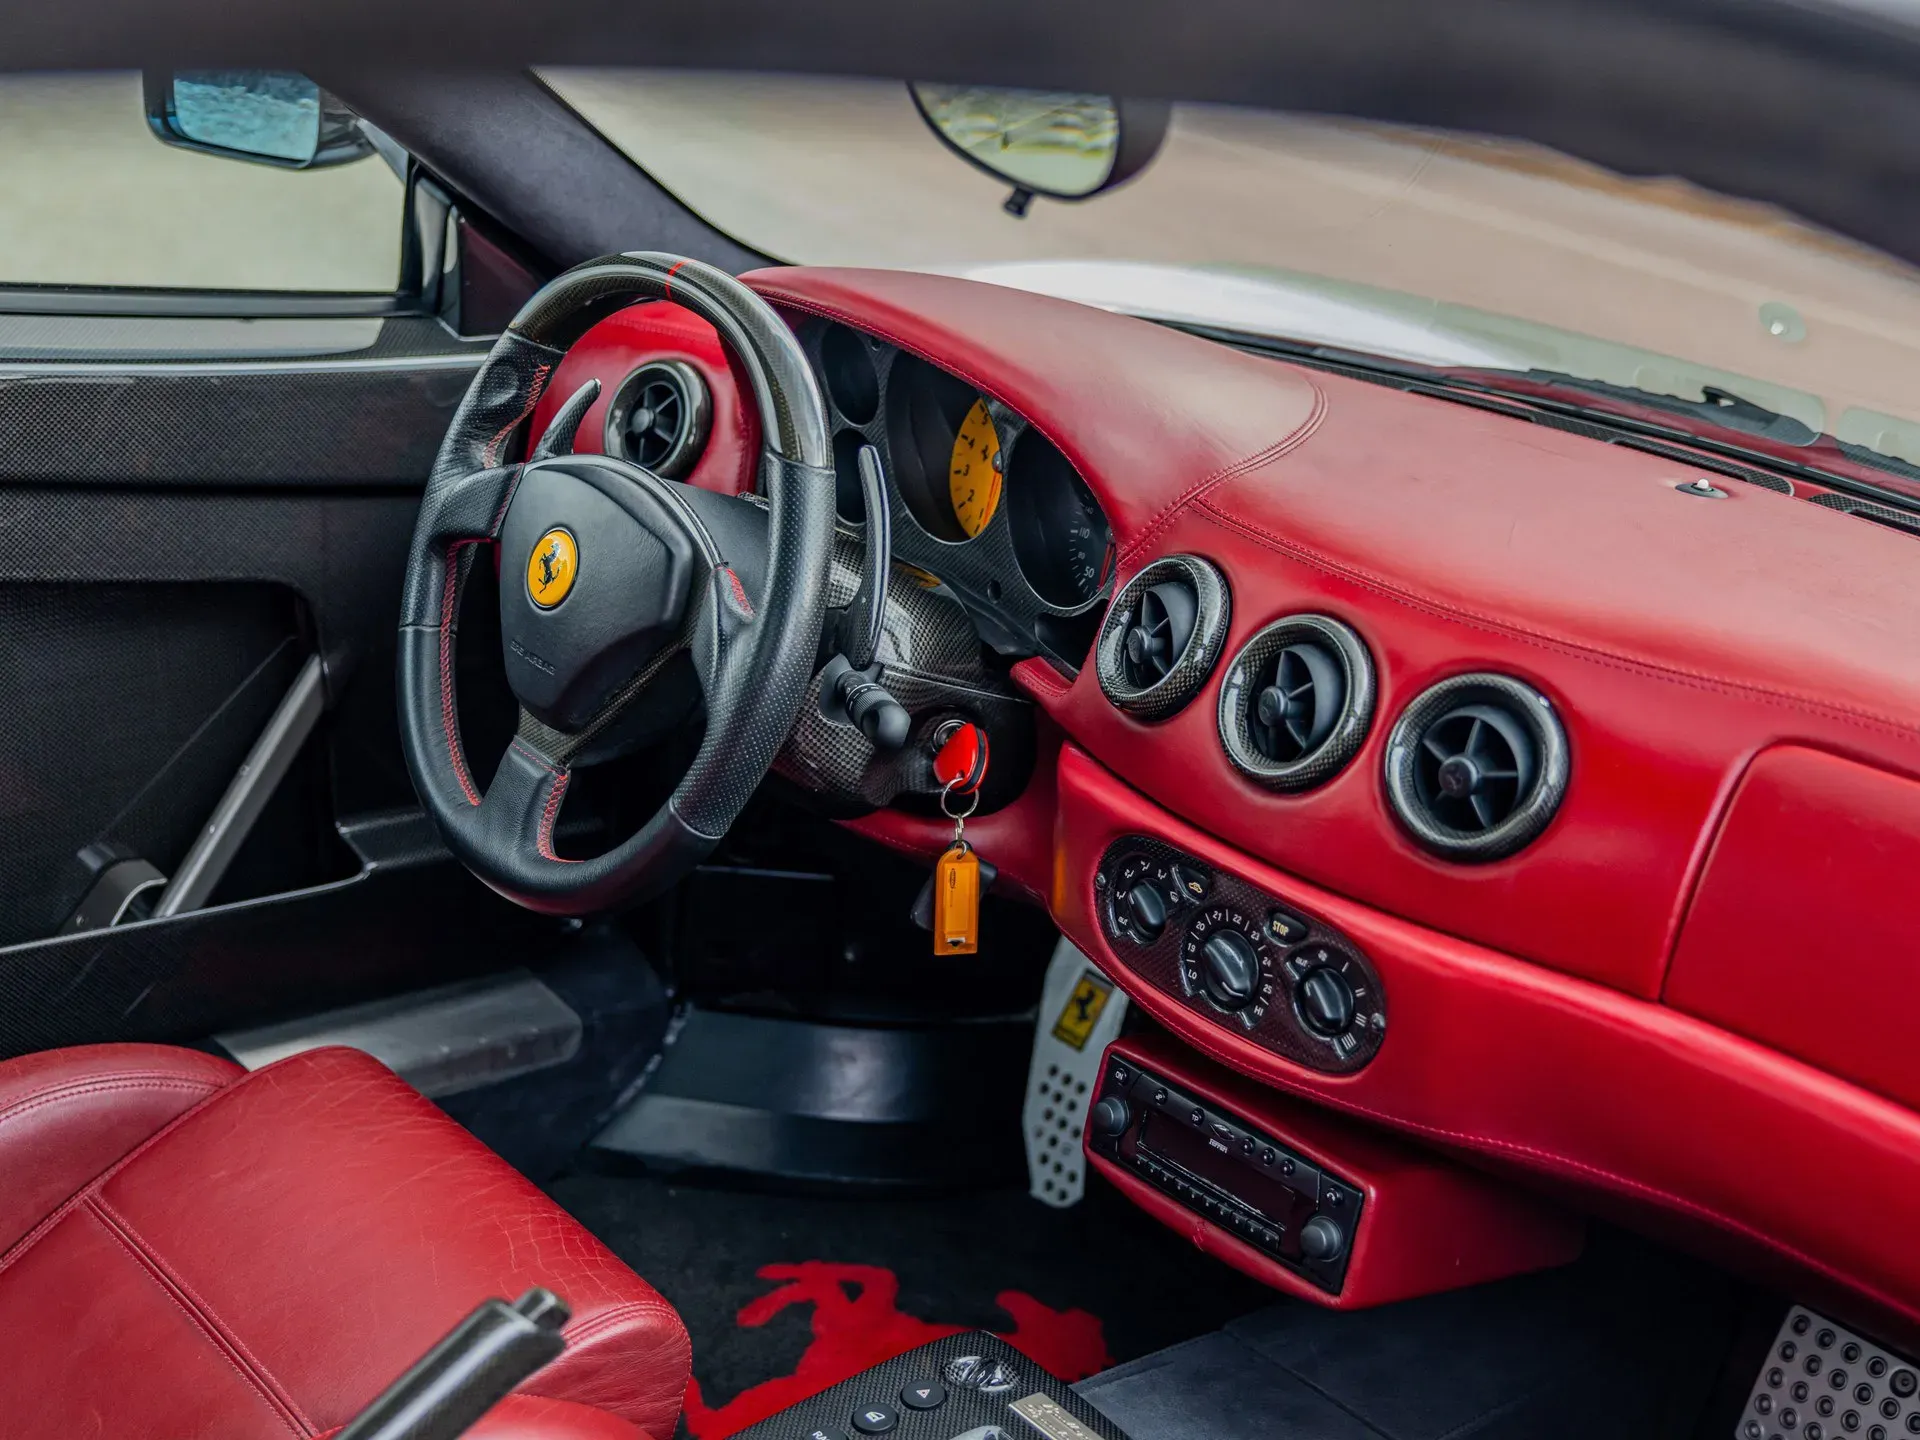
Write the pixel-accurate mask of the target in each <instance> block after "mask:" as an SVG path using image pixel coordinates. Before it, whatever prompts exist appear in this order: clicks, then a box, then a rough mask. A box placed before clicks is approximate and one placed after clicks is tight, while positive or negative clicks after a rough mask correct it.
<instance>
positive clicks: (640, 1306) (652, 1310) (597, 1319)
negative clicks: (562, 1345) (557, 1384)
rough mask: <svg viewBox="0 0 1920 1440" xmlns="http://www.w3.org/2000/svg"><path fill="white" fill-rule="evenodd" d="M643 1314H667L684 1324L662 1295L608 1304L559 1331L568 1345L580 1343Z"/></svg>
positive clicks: (651, 1317)
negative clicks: (603, 1308) (656, 1298)
mask: <svg viewBox="0 0 1920 1440" xmlns="http://www.w3.org/2000/svg"><path fill="white" fill-rule="evenodd" d="M643 1316H644V1317H646V1318H649V1319H657V1318H659V1317H661V1316H668V1317H671V1318H672V1319H674V1320H676V1321H680V1324H681V1326H682V1328H684V1327H685V1324H686V1322H685V1321H683V1320H680V1312H679V1311H677V1310H675V1309H674V1308H673V1306H672V1305H671V1304H670V1303H668V1302H667V1300H666V1299H665V1298H664V1297H663V1298H661V1299H659V1300H623V1301H621V1302H620V1303H619V1304H618V1305H610V1306H608V1307H607V1308H606V1309H605V1310H601V1311H598V1312H596V1313H595V1314H592V1315H589V1316H587V1317H586V1318H585V1319H584V1320H581V1321H580V1322H579V1323H578V1324H575V1325H569V1326H568V1327H567V1328H566V1329H565V1330H564V1331H562V1332H561V1333H562V1334H564V1335H565V1336H566V1339H567V1343H568V1345H569V1346H573V1345H581V1344H584V1343H585V1342H586V1341H588V1340H593V1339H597V1338H599V1336H600V1335H601V1334H602V1333H603V1332H604V1331H608V1330H613V1329H616V1328H617V1327H619V1326H620V1325H623V1324H625V1323H626V1322H627V1321H628V1320H631V1319H635V1318H639V1317H643Z"/></svg>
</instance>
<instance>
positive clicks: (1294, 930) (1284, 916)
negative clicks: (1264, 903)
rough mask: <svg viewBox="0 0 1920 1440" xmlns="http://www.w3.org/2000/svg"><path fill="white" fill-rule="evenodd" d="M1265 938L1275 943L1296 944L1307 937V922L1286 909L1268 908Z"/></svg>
mask: <svg viewBox="0 0 1920 1440" xmlns="http://www.w3.org/2000/svg"><path fill="white" fill-rule="evenodd" d="M1267 938H1268V939H1270V940H1272V941H1273V943H1274V944H1276V945H1298V944H1299V943H1300V942H1301V941H1302V940H1304V939H1306V938H1307V922H1306V921H1304V920H1302V919H1301V918H1300V917H1299V916H1298V915H1294V914H1292V913H1290V912H1288V911H1286V910H1269V911H1268V912H1267Z"/></svg>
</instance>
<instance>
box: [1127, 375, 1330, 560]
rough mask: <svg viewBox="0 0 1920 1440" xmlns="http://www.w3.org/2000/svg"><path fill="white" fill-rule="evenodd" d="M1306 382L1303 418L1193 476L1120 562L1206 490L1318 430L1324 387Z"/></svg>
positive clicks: (1273, 457)
mask: <svg viewBox="0 0 1920 1440" xmlns="http://www.w3.org/2000/svg"><path fill="white" fill-rule="evenodd" d="M1307 383H1308V384H1309V385H1311V386H1312V387H1313V408H1312V409H1311V410H1309V411H1308V412H1307V418H1306V419H1304V420H1302V421H1301V422H1300V423H1299V424H1298V425H1297V426H1295V427H1294V428H1293V430H1292V431H1291V432H1290V433H1288V434H1286V435H1284V436H1282V437H1281V438H1280V439H1278V440H1276V441H1274V442H1273V444H1271V445H1269V446H1267V447H1266V449H1264V450H1256V451H1255V452H1254V453H1253V454H1251V455H1248V456H1246V457H1244V458H1243V459H1240V460H1236V461H1234V462H1233V463H1232V464H1231V465H1226V466H1223V467H1221V468H1220V469H1218V470H1215V471H1214V472H1213V473H1212V474H1211V475H1208V476H1206V477H1205V478H1204V479H1201V480H1196V481H1195V482H1194V483H1193V484H1192V485H1190V486H1188V487H1187V488H1186V489H1185V490H1183V491H1181V492H1180V494H1178V495H1176V496H1175V497H1174V498H1173V499H1172V500H1171V501H1169V502H1168V503H1167V505H1166V506H1165V507H1164V508H1163V509H1161V510H1160V512H1159V513H1158V514H1156V515H1155V516H1154V517H1153V518H1152V519H1151V520H1149V521H1148V522H1147V523H1146V525H1145V526H1144V527H1142V529H1141V531H1140V533H1139V534H1138V535H1136V536H1134V538H1133V539H1132V540H1130V541H1128V542H1127V548H1126V549H1125V550H1123V551H1121V553H1120V563H1121V564H1123V565H1124V564H1126V563H1128V562H1129V561H1131V560H1132V559H1133V558H1134V557H1135V556H1136V555H1138V554H1139V553H1140V552H1141V550H1143V549H1144V548H1145V547H1146V544H1147V542H1148V541H1149V540H1151V539H1153V537H1154V536H1156V535H1158V534H1159V533H1160V532H1161V531H1162V530H1164V529H1165V528H1166V527H1167V526H1168V525H1169V524H1171V523H1172V521H1173V519H1174V517H1175V516H1177V515H1178V514H1179V513H1180V511H1181V510H1182V509H1183V508H1184V507H1186V506H1187V505H1191V504H1195V503H1197V502H1200V501H1202V500H1203V499H1204V498H1205V496H1206V494H1207V492H1208V491H1210V490H1212V489H1213V488H1214V487H1215V486H1216V485H1223V484H1225V483H1226V482H1227V481H1229V480H1235V479H1238V478H1239V477H1240V476H1242V475H1249V474H1251V473H1253V472H1254V471H1255V470H1259V469H1261V468H1263V467H1264V466H1266V465H1269V464H1271V463H1272V462H1273V461H1275V460H1278V459H1279V458H1280V457H1281V456H1282V455H1285V454H1287V453H1288V452H1290V451H1291V450H1293V449H1295V448H1296V447H1297V446H1299V445H1300V444H1301V443H1302V442H1303V441H1305V440H1307V439H1308V438H1309V437H1310V436H1311V435H1312V434H1313V432H1314V431H1316V430H1318V429H1319V428H1320V422H1321V421H1323V420H1324V419H1326V417H1327V396H1326V392H1325V391H1323V390H1322V389H1321V388H1320V387H1319V386H1318V385H1315V384H1314V382H1313V380H1312V378H1311V377H1307Z"/></svg>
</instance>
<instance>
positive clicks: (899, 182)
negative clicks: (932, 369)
mask: <svg viewBox="0 0 1920 1440" xmlns="http://www.w3.org/2000/svg"><path fill="white" fill-rule="evenodd" d="M543 78H545V80H546V81H547V83H548V84H549V85H551V86H552V87H553V88H554V89H555V90H556V91H557V92H558V93H559V94H560V95H561V97H562V98H563V99H565V100H566V101H567V102H568V103H569V104H571V105H572V106H573V107H574V108H575V109H576V110H578V111H579V112H580V113H581V114H582V115H583V116H584V117H585V118H586V119H587V120H588V121H589V122H590V123H592V124H593V125H595V126H596V127H598V128H599V129H600V130H601V132H602V133H603V134H605V135H606V136H607V138H608V139H609V140H610V141H612V142H613V143H614V144H615V145H617V146H619V147H620V148H621V149H622V150H624V151H625V152H626V153H627V154H628V155H629V156H631V157H632V158H633V160H634V161H635V162H636V163H638V164H639V165H640V166H642V167H643V168H644V169H645V170H646V171H647V172H648V173H649V174H651V175H653V176H654V177H655V178H656V179H657V180H659V181H660V182H661V183H662V184H663V185H665V186H666V187H667V188H668V189H669V190H671V191H672V192H673V193H674V194H675V195H676V196H678V197H679V198H680V199H681V200H682V201H683V202H684V203H685V204H687V205H688V206H689V207H690V208H691V209H693V210H695V211H696V212H698V213H699V214H701V215H702V216H704V217H705V218H706V219H707V220H708V221H709V222H710V223H712V224H713V225H715V226H716V227H718V228H719V229H721V230H724V231H726V232H728V233H730V234H732V235H734V236H735V237H736V238H738V239H740V240H741V241H743V242H744V243H746V244H748V245H751V246H753V247H754V248H756V249H758V250H760V251H761V252H763V253H765V254H768V255H771V256H774V257H776V258H778V259H781V260H786V261H792V262H796V263H803V264H827V265H873V266H886V267H899V268H909V269H916V270H934V271H942V272H948V273H954V274H961V275H967V276H970V277H973V278H976V279H982V280H989V281H994V282H996V283H1000V284H1006V285H1013V286H1018V287H1021V288H1027V289H1034V290H1041V291H1045V292H1047V293H1050V294H1057V295H1061V296H1064V297H1066V298H1070V299H1077V300H1082V301H1086V302H1088V303H1091V304H1096V305H1102V306H1106V307H1108V308H1112V309H1118V310H1125V311H1129V312H1131V313H1136V314H1141V315H1146V316H1148V317H1151V318H1157V319H1167V320H1176V321H1182V322H1186V323H1190V324H1198V325H1206V326H1216V327H1219V328H1221V329H1228V330H1236V331H1241V332H1245V333H1250V334H1258V335H1267V336H1273V337H1279V338H1286V339H1289V340H1295V341H1302V342H1307V343H1315V344H1323V345H1329V346H1337V347H1340V348H1342V349H1347V350H1354V351H1360V352H1366V353H1370V354H1374V355H1379V356H1385V357H1389V358H1392V359H1397V360H1404V361H1411V362H1415V363H1418V364H1422V365H1429V366H1440V367H1467V368H1472V369H1476V370H1484V371H1492V372H1496V373H1497V372H1503V371H1512V372H1530V371H1531V372H1552V373H1553V374H1555V375H1559V376H1563V377H1573V378H1576V379H1579V380H1583V381H1593V382H1600V384H1601V385H1602V386H1606V387H1617V388H1620V389H1627V390H1633V391H1647V392H1652V393H1655V394H1659V395H1666V396H1676V397H1680V398H1682V399H1685V400H1690V401H1700V400H1703V399H1706V400H1709V401H1711V398H1712V395H1713V392H1715V391H1720V392H1725V393H1728V394H1731V395H1733V396H1736V397H1738V399H1739V401H1741V402H1744V403H1746V404H1747V405H1749V406H1754V407H1760V408H1761V409H1762V410H1764V411H1773V412H1778V414H1779V415H1780V416H1782V417H1786V420H1785V422H1784V423H1783V425H1782V426H1781V427H1779V428H1778V431H1777V433H1807V434H1809V435H1818V434H1821V433H1826V434H1830V435H1832V436H1833V437H1835V438H1836V439H1837V440H1839V441H1842V442H1845V443H1846V444H1847V445H1848V446H1850V447H1859V449H1860V450H1861V451H1863V452H1871V454H1872V455H1877V456H1881V457H1890V458H1893V459H1895V460H1899V461H1906V462H1910V463H1915V464H1920V394H1916V393H1915V391H1914V388H1913V386H1912V384H1911V381H1910V377H1911V376H1913V375H1914V374H1916V373H1920V272H1916V271H1914V270H1913V269H1911V268H1909V267H1906V266H1904V265H1902V264H1900V263H1899V262H1897V261H1894V260H1892V259H1890V258H1889V257H1887V256H1885V255H1882V254H1880V253H1879V252H1877V251H1872V250H1869V249H1866V248H1864V247H1860V246H1857V245H1854V244H1851V243H1850V242H1847V241H1844V240H1841V239H1839V238H1838V237H1835V236H1833V235H1830V234H1828V233H1826V232H1823V231H1820V230H1817V229H1815V228H1813V227H1812V226H1810V225H1807V224H1805V223H1803V222H1800V221H1798V220H1796V219H1794V218H1792V217H1790V216H1787V215H1785V214H1783V213H1781V212H1779V211H1777V210H1773V209H1770V208H1768V207H1765V206H1761V205H1756V204H1750V203H1747V202H1743V201H1735V200H1730V199H1727V198H1724V197H1721V196H1718V195H1712V194H1709V193H1707V192H1704V191H1702V190H1699V189H1697V188H1695V187H1692V186H1690V185H1687V184H1684V183H1682V182H1679V181H1676V180H1672V179H1659V178H1656V179H1631V178H1626V177H1622V176H1619V175H1615V174H1613V173H1611V172H1608V171H1605V170H1601V169H1599V168H1597V167H1594V166H1592V165H1588V164H1586V163H1584V162H1581V161H1578V160H1574V159H1571V158H1569V157H1567V156H1565V155H1561V154H1559V153H1557V152H1554V151H1551V150H1547V149H1543V148H1541V147H1538V146H1534V145H1530V144H1526V143H1523V142H1517V141H1505V140H1491V139H1485V138H1477V137H1468V136H1460V135H1451V134H1439V133H1435V132H1431V131H1416V130H1408V129H1401V128H1394V127H1389V126H1383V125H1376V124H1367V123H1361V122H1355V121H1344V120H1332V119H1326V118H1320V117H1307V116H1300V115H1290V114H1282V113H1277V112H1271V111H1260V110H1249V109H1240V108H1233V107H1226V106H1212V105H1180V106H1175V107H1174V110H1173V115H1172V120H1171V123H1170V126H1169V129H1168V133H1167V139H1166V143H1165V146H1164V148H1163V149H1162V150H1161V152H1160V153H1159V155H1158V156H1157V157H1155V158H1154V159H1153V161H1152V162H1151V163H1150V164H1149V165H1148V166H1147V168H1146V169H1145V171H1144V172H1143V173H1141V174H1140V175H1139V176H1138V177H1137V178H1135V179H1133V180H1131V181H1129V182H1128V183H1126V184H1125V185H1123V186H1121V187H1119V188H1117V189H1115V190H1112V191H1110V192H1108V193H1105V194H1101V195H1097V196H1095V197H1094V198H1092V199H1090V200H1087V201H1084V202H1079V203H1061V202H1057V201H1049V200H1045V199H1042V200H1037V201H1035V202H1034V203H1033V204H1032V206H1031V207H1030V208H1029V210H1028V212H1027V214H1026V215H1025V217H1024V218H1019V217H1016V216H1014V215H1011V214H1009V213H1007V211H1006V210H1004V209H1003V208H1002V205H1001V201H1002V200H1003V199H1004V198H1005V196H1006V193H1007V187H1006V186H1005V185H1003V184H1001V183H1000V182H998V181H996V180H995V179H993V178H992V177H990V176H988V175H986V174H984V173H982V172H980V171H978V170H976V169H974V168H973V167H971V166H969V165H968V164H966V163H965V162H963V161H962V160H960V159H959V158H958V157H956V156H955V155H954V154H953V153H952V152H950V151H948V150H947V149H945V148H944V147H943V146H942V144H941V143H940V141H939V140H938V139H936V138H935V137H934V136H933V134H932V133H931V132H930V131H929V130H928V129H927V127H926V125H925V124H924V123H923V122H922V120H921V117H920V116H919V114H918V113H917V111H916V110H915V107H914V104H913V101H912V99H911V97H910V95H909V93H908V91H907V88H906V86H904V85H903V84H900V83H897V82H885V81H872V80H842V79H819V78H797V77H776V76H757V75H742V74H726V75H717V74H697V73H687V72H662V71H639V70H622V71H605V70H560V71H547V72H544V73H543ZM1602 393H1604V392H1602Z"/></svg>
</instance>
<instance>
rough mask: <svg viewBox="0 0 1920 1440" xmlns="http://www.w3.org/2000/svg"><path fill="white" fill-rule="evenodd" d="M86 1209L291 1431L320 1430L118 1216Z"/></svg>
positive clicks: (94, 1205)
mask: <svg viewBox="0 0 1920 1440" xmlns="http://www.w3.org/2000/svg"><path fill="white" fill-rule="evenodd" d="M86 1208H87V1213H88V1214H90V1215H92V1216H93V1217H94V1218H95V1219H96V1220H98V1221H99V1222H100V1227H101V1228H102V1229H103V1230H105V1231H106V1232H107V1234H108V1235H110V1236H112V1237H113V1239H114V1240H115V1241H116V1242H117V1243H118V1244H119V1245H120V1247H121V1248H122V1249H123V1250H125V1251H126V1252H127V1254H128V1255H130V1256H132V1257H133V1261H134V1263H135V1264H136V1265H138V1266H139V1267H140V1268H141V1269H142V1270H143V1271H145V1272H146V1273H147V1275H148V1277H149V1278H150V1279H151V1280H152V1281H153V1282H154V1284H155V1285H157V1286H158V1287H159V1288H160V1290H161V1291H162V1292H163V1293H164V1294H165V1295H166V1296H167V1298H168V1299H170V1300H172V1301H173V1303H174V1304H175V1305H178V1306H179V1307H180V1309H181V1311H182V1313H184V1314H185V1315H186V1317H187V1319H188V1320H190V1321H192V1322H193V1324H194V1327H195V1328H196V1329H198V1330H199V1331H200V1333H201V1334H203V1335H205V1336H206V1337H207V1339H208V1340H210V1341H211V1342H212V1343H213V1348H214V1349H215V1351H217V1352H218V1353H219V1354H220V1356H221V1357H222V1358H223V1359H224V1360H225V1361H226V1362H227V1364H228V1365H229V1366H231V1367H232V1368H233V1370H234V1373H236V1374H237V1375H239V1376H240V1378H241V1379H242V1380H244V1381H246V1382H247V1384H248V1385H249V1386H251V1387H252V1388H253V1390H254V1391H255V1392H256V1393H257V1394H258V1395H259V1396H260V1398H261V1399H263V1400H265V1401H266V1402H267V1404H268V1405H269V1406H271V1407H272V1408H273V1409H274V1410H276V1411H278V1412H280V1418H281V1419H282V1420H283V1421H284V1422H285V1423H286V1426H287V1428H288V1429H289V1430H291V1431H292V1432H293V1433H294V1434H295V1435H297V1436H299V1437H300V1440H307V1437H308V1436H310V1435H313V1434H314V1433H315V1432H316V1431H317V1430H318V1429H319V1427H318V1426H317V1425H315V1424H314V1423H313V1422H312V1421H311V1420H309V1419H308V1418H307V1417H306V1416H305V1415H303V1414H301V1413H300V1409H299V1407H298V1406H297V1405H294V1404H293V1403H292V1402H291V1400H290V1399H289V1398H287V1397H285V1396H283V1395H282V1394H281V1393H280V1391H279V1387H278V1386H276V1385H273V1384H272V1382H271V1380H270V1379H269V1378H268V1377H267V1376H265V1375H264V1374H258V1373H255V1370H254V1368H253V1367H254V1366H257V1365H258V1363H259V1362H257V1361H254V1360H253V1359H252V1357H251V1356H247V1355H245V1350H244V1347H241V1346H239V1345H238V1343H237V1342H236V1341H235V1340H233V1338H232V1337H230V1336H228V1335H227V1334H226V1333H225V1332H224V1329H223V1327H221V1326H219V1325H217V1324H216V1323H215V1322H214V1320H213V1318H212V1316H211V1315H210V1314H205V1313H202V1309H198V1308H196V1304H195V1300H196V1297H193V1296H192V1292H191V1291H185V1292H184V1293H183V1290H184V1287H183V1286H181V1285H180V1283H179V1281H178V1280H177V1279H176V1278H175V1277H173V1276H172V1275H171V1274H170V1273H169V1272H168V1270H167V1268H166V1266H165V1265H164V1264H163V1263H161V1261H160V1258H159V1257H158V1256H157V1255H155V1254H154V1253H153V1252H152V1250H151V1249H149V1248H148V1247H147V1246H146V1245H145V1244H143V1243H141V1242H139V1240H138V1239H137V1238H136V1237H135V1236H134V1235H133V1233H132V1232H131V1230H122V1229H121V1225H122V1224H123V1223H124V1222H123V1221H120V1219H119V1217H118V1216H115V1215H112V1214H110V1213H109V1212H108V1211H107V1210H106V1208H105V1207H104V1206H102V1205H101V1204H100V1202H99V1200H98V1199H97V1198H90V1199H89V1200H88V1201H87V1204H86ZM243 1356H244V1357H245V1358H244V1359H243Z"/></svg>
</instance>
